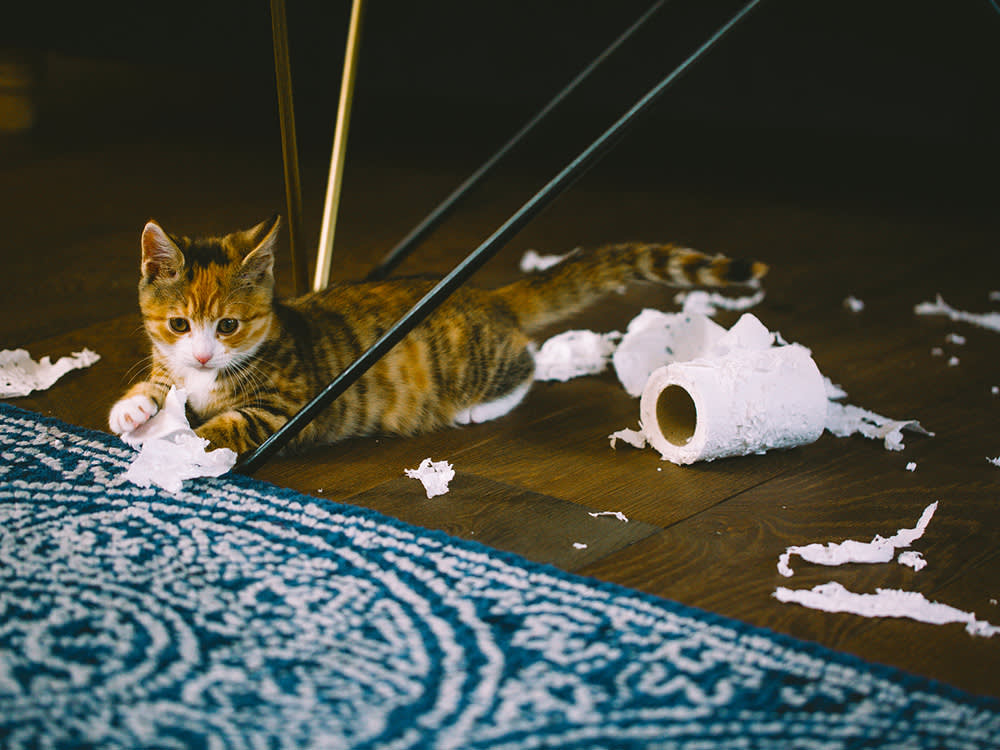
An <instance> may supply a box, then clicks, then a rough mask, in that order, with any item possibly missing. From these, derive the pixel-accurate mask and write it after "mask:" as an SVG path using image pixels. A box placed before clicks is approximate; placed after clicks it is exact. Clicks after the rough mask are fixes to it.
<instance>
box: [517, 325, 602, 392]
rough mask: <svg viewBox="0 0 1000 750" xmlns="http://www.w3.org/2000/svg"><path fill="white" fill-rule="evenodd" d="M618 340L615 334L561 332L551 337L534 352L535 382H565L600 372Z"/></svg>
mask: <svg viewBox="0 0 1000 750" xmlns="http://www.w3.org/2000/svg"><path fill="white" fill-rule="evenodd" d="M620 339H621V334H620V333H618V332H617V331H611V332H610V333H594V332H593V331H565V332H564V333H560V334H558V335H557V336H553V337H552V338H550V339H549V340H548V341H546V342H545V343H544V344H542V348H541V349H539V350H538V351H537V352H536V353H535V380H560V381H563V382H565V381H567V380H570V379H572V378H576V377H579V376H581V375H595V374H597V373H599V372H603V371H604V370H605V369H607V366H608V362H610V361H611V356H612V355H613V354H614V352H615V347H616V346H617V344H618V341H619V340H620Z"/></svg>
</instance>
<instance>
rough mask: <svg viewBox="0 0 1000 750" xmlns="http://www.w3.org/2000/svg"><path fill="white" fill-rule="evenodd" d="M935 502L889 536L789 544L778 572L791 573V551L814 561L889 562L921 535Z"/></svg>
mask: <svg viewBox="0 0 1000 750" xmlns="http://www.w3.org/2000/svg"><path fill="white" fill-rule="evenodd" d="M937 506H938V504H937V502H933V503H931V504H930V505H928V506H927V507H926V508H925V509H924V512H923V514H921V516H920V520H918V521H917V525H916V526H915V527H914V528H912V529H900V530H899V531H897V532H896V533H895V534H893V535H892V536H891V537H889V538H888V539H886V538H884V537H882V536H879V535H877V534H876V536H875V537H874V538H873V539H872V540H871V541H870V542H857V541H854V540H853V539H848V540H847V541H844V542H840V543H839V544H835V543H833V542H828V543H826V544H819V543H815V544H807V545H805V546H802V547H797V546H793V547H789V548H788V549H786V550H785V551H784V552H783V553H782V554H781V556H780V557H779V558H778V572H779V573H781V575H783V576H785V577H786V578H790V577H791V576H792V575H794V571H793V570H792V569H791V567H790V566H789V564H788V561H789V559H790V558H791V556H792V555H798V556H799V557H801V558H802V559H803V560H805V561H806V562H811V563H816V564H817V565H843V564H845V563H886V562H890V561H891V560H892V558H893V557H894V556H895V554H896V550H897V549H902V548H905V547H909V546H910V545H911V544H913V542H915V541H916V540H917V539H919V538H920V537H922V536H923V535H924V531H926V529H927V524H928V523H930V520H931V518H932V517H933V516H934V511H936V510H937Z"/></svg>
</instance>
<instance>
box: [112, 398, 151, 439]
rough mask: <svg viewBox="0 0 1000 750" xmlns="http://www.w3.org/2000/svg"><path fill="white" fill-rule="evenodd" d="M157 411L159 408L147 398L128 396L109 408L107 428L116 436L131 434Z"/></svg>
mask: <svg viewBox="0 0 1000 750" xmlns="http://www.w3.org/2000/svg"><path fill="white" fill-rule="evenodd" d="M159 410H160V407H159V406H157V404H156V402H155V401H154V400H153V399H151V398H150V397H149V396H141V395H140V396H129V397H128V398H123V399H122V400H121V401H119V402H118V403H117V404H115V405H114V406H112V407H111V414H110V415H109V416H108V426H109V427H110V428H111V431H112V432H113V433H115V434H116V435H121V434H122V433H125V432H132V430H134V429H136V428H137V427H139V426H140V425H144V424H146V422H148V421H149V420H150V418H151V417H152V416H153V415H154V414H156V412H158V411H159Z"/></svg>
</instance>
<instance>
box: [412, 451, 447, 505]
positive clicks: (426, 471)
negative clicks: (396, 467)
mask: <svg viewBox="0 0 1000 750" xmlns="http://www.w3.org/2000/svg"><path fill="white" fill-rule="evenodd" d="M403 472H404V473H405V474H406V476H408V477H410V478H411V479H419V480H420V482H421V484H423V485H424V490H425V491H426V492H427V497H428V499H430V498H432V497H437V496H438V495H443V494H445V493H446V492H447V491H448V482H450V481H451V480H452V479H454V478H455V469H454V468H452V465H451V464H450V463H448V462H447V461H432V460H431V459H430V458H425V459H424V460H423V461H421V462H420V466H418V467H417V468H416V469H403Z"/></svg>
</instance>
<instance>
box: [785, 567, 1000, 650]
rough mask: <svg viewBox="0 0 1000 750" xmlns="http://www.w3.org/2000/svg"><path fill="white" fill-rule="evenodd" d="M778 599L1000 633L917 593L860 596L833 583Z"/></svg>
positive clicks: (827, 609)
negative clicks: (952, 624)
mask: <svg viewBox="0 0 1000 750" xmlns="http://www.w3.org/2000/svg"><path fill="white" fill-rule="evenodd" d="M774 597H775V598H776V599H777V600H778V601H780V602H786V603H787V602H794V603H795V604H801V605H802V606H804V607H809V608H811V609H818V610H822V611H824V612H847V613H850V614H855V615H861V616H863V617H905V618H908V619H911V620H917V621H919V622H927V623H931V624H933V625H943V624H945V623H950V622H964V623H965V629H966V630H967V631H968V632H969V633H971V634H972V635H979V636H985V637H987V638H989V637H992V636H994V635H997V634H998V633H1000V627H998V626H996V625H991V624H990V623H988V622H986V621H985V620H977V619H976V615H975V613H973V612H963V611H962V610H960V609H956V608H955V607H952V606H949V605H947V604H940V603H939V602H932V601H928V600H927V599H926V598H925V597H924V595H923V594H921V593H919V592H916V591H900V590H898V589H876V593H874V594H856V593H854V592H853V591H848V590H847V589H846V588H844V587H843V586H842V585H841V584H839V583H836V582H834V581H831V582H829V583H823V584H820V585H818V586H814V587H813V588H811V589H798V590H796V589H789V588H785V587H784V586H779V587H778V588H777V590H776V591H775V592H774Z"/></svg>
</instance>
